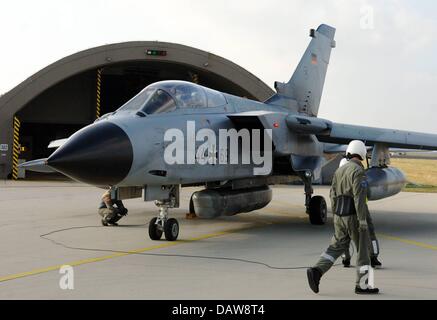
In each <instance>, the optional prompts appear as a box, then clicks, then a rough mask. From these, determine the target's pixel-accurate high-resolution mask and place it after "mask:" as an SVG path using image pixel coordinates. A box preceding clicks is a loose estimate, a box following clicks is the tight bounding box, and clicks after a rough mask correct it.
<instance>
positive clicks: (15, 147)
mask: <svg viewBox="0 0 437 320" xmlns="http://www.w3.org/2000/svg"><path fill="white" fill-rule="evenodd" d="M20 126H21V122H20V120H18V118H17V117H16V116H14V125H13V131H14V136H13V148H12V179H14V180H17V179H18V156H19V155H20Z"/></svg>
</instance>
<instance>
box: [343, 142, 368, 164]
mask: <svg viewBox="0 0 437 320" xmlns="http://www.w3.org/2000/svg"><path fill="white" fill-rule="evenodd" d="M349 154H351V155H352V154H357V155H359V156H360V157H361V159H362V160H365V159H366V155H367V149H366V145H365V144H364V142H363V141H360V140H353V141H351V142H350V143H349V145H348V146H347V149H346V155H349Z"/></svg>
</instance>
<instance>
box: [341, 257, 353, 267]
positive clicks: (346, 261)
mask: <svg viewBox="0 0 437 320" xmlns="http://www.w3.org/2000/svg"><path fill="white" fill-rule="evenodd" d="M341 262H342V263H343V267H345V268H349V267H350V266H351V259H343V260H342V261H341Z"/></svg>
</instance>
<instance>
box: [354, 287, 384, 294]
mask: <svg viewBox="0 0 437 320" xmlns="http://www.w3.org/2000/svg"><path fill="white" fill-rule="evenodd" d="M355 293H356V294H378V293H379V289H378V288H366V289H361V288H360V287H355Z"/></svg>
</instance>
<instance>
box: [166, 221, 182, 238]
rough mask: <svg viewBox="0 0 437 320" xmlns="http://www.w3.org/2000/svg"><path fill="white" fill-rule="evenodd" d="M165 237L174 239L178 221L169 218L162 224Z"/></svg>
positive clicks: (177, 233)
mask: <svg viewBox="0 0 437 320" xmlns="http://www.w3.org/2000/svg"><path fill="white" fill-rule="evenodd" d="M164 233H165V239H167V241H175V240H176V239H177V238H178V235H179V223H178V221H177V220H176V219H174V218H170V219H168V220H167V221H166V222H165V224H164Z"/></svg>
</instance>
